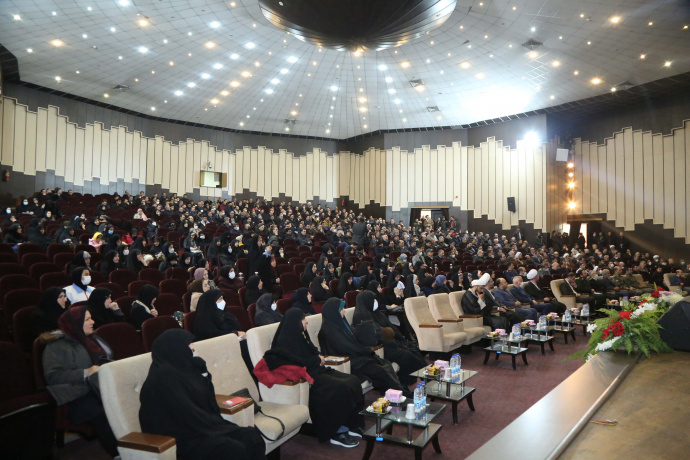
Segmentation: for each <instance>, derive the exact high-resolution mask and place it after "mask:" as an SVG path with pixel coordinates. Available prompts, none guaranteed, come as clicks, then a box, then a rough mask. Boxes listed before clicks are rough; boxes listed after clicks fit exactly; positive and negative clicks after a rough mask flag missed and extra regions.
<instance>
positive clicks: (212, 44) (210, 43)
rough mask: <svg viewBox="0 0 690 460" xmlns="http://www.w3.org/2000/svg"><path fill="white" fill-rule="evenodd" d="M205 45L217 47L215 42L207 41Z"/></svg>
mask: <svg viewBox="0 0 690 460" xmlns="http://www.w3.org/2000/svg"><path fill="white" fill-rule="evenodd" d="M204 46H205V47H206V48H208V49H211V48H215V46H216V44H215V43H213V42H206V43H205V44H204Z"/></svg>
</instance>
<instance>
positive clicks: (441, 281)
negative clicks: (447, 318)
mask: <svg viewBox="0 0 690 460" xmlns="http://www.w3.org/2000/svg"><path fill="white" fill-rule="evenodd" d="M446 281H447V280H446V275H436V279H435V281H434V290H435V291H436V294H450V289H449V288H448V286H447V285H446Z"/></svg>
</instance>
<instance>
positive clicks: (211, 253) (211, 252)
mask: <svg viewBox="0 0 690 460" xmlns="http://www.w3.org/2000/svg"><path fill="white" fill-rule="evenodd" d="M221 249H222V248H221V245H220V237H215V238H213V240H212V241H211V244H209V245H208V249H207V250H206V258H207V259H212V260H214V261H216V262H217V261H218V260H217V259H218V255H219V254H220V251H221Z"/></svg>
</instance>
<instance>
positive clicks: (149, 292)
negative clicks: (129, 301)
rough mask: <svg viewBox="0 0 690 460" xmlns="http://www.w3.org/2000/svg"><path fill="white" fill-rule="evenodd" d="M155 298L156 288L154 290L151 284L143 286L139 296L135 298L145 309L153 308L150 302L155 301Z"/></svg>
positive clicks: (156, 295) (156, 294)
mask: <svg viewBox="0 0 690 460" xmlns="http://www.w3.org/2000/svg"><path fill="white" fill-rule="evenodd" d="M156 297H158V288H156V287H155V286H153V285H152V284H145V285H143V286H142V287H141V290H140V291H139V295H138V296H137V300H138V301H139V302H141V303H143V304H144V305H146V306H147V307H149V308H153V306H152V305H151V302H153V299H155V298H156Z"/></svg>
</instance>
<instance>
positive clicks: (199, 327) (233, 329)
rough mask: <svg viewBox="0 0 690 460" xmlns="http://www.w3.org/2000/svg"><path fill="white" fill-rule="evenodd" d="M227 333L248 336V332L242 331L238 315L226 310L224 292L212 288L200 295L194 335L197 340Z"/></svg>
mask: <svg viewBox="0 0 690 460" xmlns="http://www.w3.org/2000/svg"><path fill="white" fill-rule="evenodd" d="M226 334H237V335H238V336H240V337H246V334H245V333H244V332H243V331H241V326H240V322H239V320H238V319H237V317H236V316H235V315H233V314H232V313H230V312H226V311H225V300H224V299H223V292H222V291H220V290H219V289H211V290H209V291H206V292H204V293H203V294H202V295H201V297H199V303H198V304H197V307H196V319H195V321H194V335H195V336H196V339H197V340H206V339H212V338H213V337H218V336H221V335H226Z"/></svg>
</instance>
